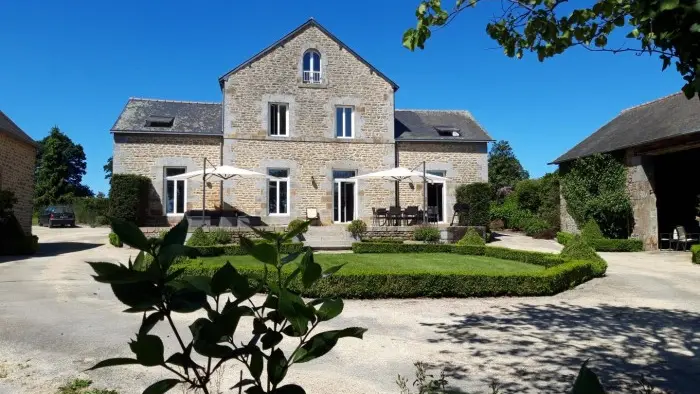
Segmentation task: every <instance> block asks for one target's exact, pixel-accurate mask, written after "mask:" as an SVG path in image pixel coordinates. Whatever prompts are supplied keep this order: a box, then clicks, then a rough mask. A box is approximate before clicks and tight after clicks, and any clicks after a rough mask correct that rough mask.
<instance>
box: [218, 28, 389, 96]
mask: <svg viewBox="0 0 700 394" xmlns="http://www.w3.org/2000/svg"><path fill="white" fill-rule="evenodd" d="M310 27H315V28H317V29H319V30H321V31H322V32H323V33H324V34H325V35H327V36H328V37H329V38H330V39H332V40H333V41H335V42H336V43H337V44H338V45H339V46H341V47H342V48H343V49H345V50H346V51H348V52H350V53H351V54H352V55H353V56H355V57H356V58H357V60H359V61H361V62H362V63H364V64H365V65H366V66H367V67H369V68H370V69H371V70H372V71H373V72H374V73H376V74H377V75H379V76H380V77H382V78H384V80H385V81H387V82H388V83H389V84H390V85H391V86H392V87H393V88H394V91H396V90H398V89H399V85H397V84H396V83H395V82H394V81H392V80H391V79H389V77H387V76H386V75H384V74H383V73H382V72H381V71H379V70H377V69H376V68H375V67H374V66H373V65H371V64H369V62H368V61H367V60H365V59H363V58H362V57H361V56H360V55H358V54H357V53H356V52H355V51H353V50H352V48H350V47H349V46H347V45H345V43H343V42H342V41H340V40H339V39H338V38H337V37H336V36H334V35H333V34H332V33H331V32H329V31H328V30H326V28H325V27H323V26H321V24H320V23H318V22H316V20H315V19H314V18H310V19H309V20H308V21H306V22H304V23H303V24H302V25H301V26H299V27H297V28H296V29H294V30H292V31H291V32H290V33H289V34H287V35H286V36H284V37H282V38H281V39H279V40H278V41H277V42H275V43H274V44H272V45H270V46H269V47H267V48H265V49H263V50H262V51H260V52H258V53H257V54H255V55H254V56H253V57H251V58H250V59H248V60H246V61H245V62H243V63H241V64H240V65H238V66H236V68H234V69H233V70H231V71H229V72H227V73H226V74H224V75H222V76H221V77H220V78H219V86H221V87H222V88H223V86H224V81H225V80H226V79H227V78H228V77H229V76H231V74H234V73H235V72H237V71H238V70H240V69H242V68H245V67H247V66H249V65H250V64H251V63H253V62H255V61H257V60H259V59H261V58H263V57H264V56H265V55H267V54H268V53H270V52H272V51H273V50H274V49H275V48H277V47H279V46H281V45H284V44H285V43H287V42H288V41H289V40H291V39H292V38H294V37H296V36H297V35H299V34H300V33H302V32H303V31H304V30H306V29H308V28H310Z"/></svg>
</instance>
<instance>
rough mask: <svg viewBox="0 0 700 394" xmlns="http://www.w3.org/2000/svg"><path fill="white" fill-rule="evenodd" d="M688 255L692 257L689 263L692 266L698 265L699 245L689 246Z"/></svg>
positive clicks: (699, 262)
mask: <svg viewBox="0 0 700 394" xmlns="http://www.w3.org/2000/svg"><path fill="white" fill-rule="evenodd" d="M690 254H691V256H692V258H691V261H692V262H693V264H700V245H693V246H691V247H690Z"/></svg>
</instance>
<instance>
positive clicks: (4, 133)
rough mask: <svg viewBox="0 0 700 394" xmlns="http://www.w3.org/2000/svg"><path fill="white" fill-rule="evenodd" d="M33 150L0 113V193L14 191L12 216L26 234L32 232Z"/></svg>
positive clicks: (34, 145)
mask: <svg viewBox="0 0 700 394" xmlns="http://www.w3.org/2000/svg"><path fill="white" fill-rule="evenodd" d="M37 148H38V144H37V143H36V141H34V140H33V139H32V138H31V137H30V136H28V135H27V133H25V132H24V131H22V129H20V128H19V126H17V125H16V124H15V123H14V122H13V121H12V120H11V119H10V118H9V117H8V116H7V115H5V114H4V113H3V112H2V111H0V190H10V191H12V192H14V194H15V197H16V198H17V204H15V206H14V213H15V216H16V217H17V220H18V221H19V223H20V224H21V225H22V229H24V232H25V233H26V234H27V235H29V234H31V233H32V212H33V211H32V209H33V201H34V166H35V164H34V163H35V161H36V151H37Z"/></svg>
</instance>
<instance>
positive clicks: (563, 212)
mask: <svg viewBox="0 0 700 394" xmlns="http://www.w3.org/2000/svg"><path fill="white" fill-rule="evenodd" d="M559 190H561V186H560V187H559ZM559 201H560V206H559V212H560V215H559V219H560V220H561V231H563V232H566V233H572V234H578V233H579V232H580V231H579V229H578V226H577V225H576V221H575V220H574V218H573V217H572V216H571V214H570V213H569V211H568V210H567V207H566V199H565V198H564V195H563V194H562V193H561V192H559Z"/></svg>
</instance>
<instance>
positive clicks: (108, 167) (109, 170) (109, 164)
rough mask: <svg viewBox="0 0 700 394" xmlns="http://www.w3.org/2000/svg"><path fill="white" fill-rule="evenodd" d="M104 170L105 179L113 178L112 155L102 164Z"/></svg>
mask: <svg viewBox="0 0 700 394" xmlns="http://www.w3.org/2000/svg"><path fill="white" fill-rule="evenodd" d="M102 170H104V172H105V179H112V156H110V157H109V159H107V164H105V165H104V166H102Z"/></svg>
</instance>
